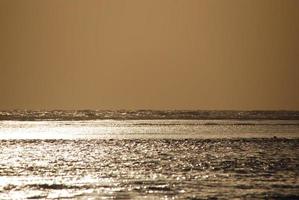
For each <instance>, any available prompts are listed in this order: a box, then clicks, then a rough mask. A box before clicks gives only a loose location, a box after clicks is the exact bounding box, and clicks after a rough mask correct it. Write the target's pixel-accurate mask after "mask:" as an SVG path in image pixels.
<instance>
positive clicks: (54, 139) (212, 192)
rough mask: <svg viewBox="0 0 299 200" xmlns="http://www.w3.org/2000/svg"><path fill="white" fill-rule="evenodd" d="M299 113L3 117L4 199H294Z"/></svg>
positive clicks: (0, 167) (298, 185)
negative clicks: (284, 116) (291, 116)
mask: <svg viewBox="0 0 299 200" xmlns="http://www.w3.org/2000/svg"><path fill="white" fill-rule="evenodd" d="M298 149H299V121H298V120H296V119H295V120H248V119H247V120H239V119H237V120H227V119H226V120H87V121H86V120H83V121H13V120H11V121H0V199H24V198H27V199H30V198H31V199H57V198H61V199H67V198H68V199H69V198H71V199H87V198H90V199H105V198H108V199H109V198H116V199H140V198H145V199H146V198H147V199H172V198H173V199H209V198H218V199H232V198H237V199H238V198H241V199H257V198H258V199H265V198H266V199H298V198H299V150H298Z"/></svg>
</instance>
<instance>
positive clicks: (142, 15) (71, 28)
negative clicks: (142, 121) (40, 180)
mask: <svg viewBox="0 0 299 200" xmlns="http://www.w3.org/2000/svg"><path fill="white" fill-rule="evenodd" d="M14 108H27V109H85V108H86V109H295V110H299V1H298V0H225V1H224V0H26V1H25V0H0V109H14Z"/></svg>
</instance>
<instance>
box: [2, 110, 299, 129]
mask: <svg viewBox="0 0 299 200" xmlns="http://www.w3.org/2000/svg"><path fill="white" fill-rule="evenodd" d="M96 119H115V120H128V119H131V120H139V119H141V120H142V119H143V120H149V119H211V120H213V119H217V120H219V119H236V120H299V111H205V110H195V111H189V110H187V111H186V110H117V111H112V110H41V111H36V110H35V111H34V110H10V111H0V120H26V121H35V120H96ZM246 124H247V123H246ZM207 125H209V124H207Z"/></svg>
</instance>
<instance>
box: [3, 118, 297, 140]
mask: <svg viewBox="0 0 299 200" xmlns="http://www.w3.org/2000/svg"><path fill="white" fill-rule="evenodd" d="M298 133H299V122H298V121H294V120H293V121H291V120H289V121H288V120H272V121H271V120H265V121H261V120H260V121H245V122H244V121H237V120H89V121H0V139H84V138H85V139H86V138H90V139H92V138H98V139H108V138H111V139H112V138H119V139H123V138H231V137H242V138H243V137H245V138H246V137H273V136H281V137H287V138H294V137H298V135H299V134H298Z"/></svg>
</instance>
